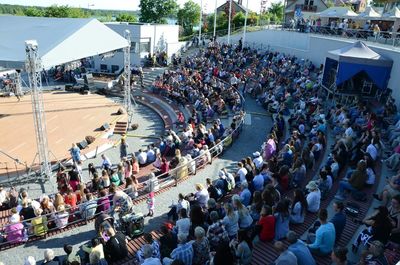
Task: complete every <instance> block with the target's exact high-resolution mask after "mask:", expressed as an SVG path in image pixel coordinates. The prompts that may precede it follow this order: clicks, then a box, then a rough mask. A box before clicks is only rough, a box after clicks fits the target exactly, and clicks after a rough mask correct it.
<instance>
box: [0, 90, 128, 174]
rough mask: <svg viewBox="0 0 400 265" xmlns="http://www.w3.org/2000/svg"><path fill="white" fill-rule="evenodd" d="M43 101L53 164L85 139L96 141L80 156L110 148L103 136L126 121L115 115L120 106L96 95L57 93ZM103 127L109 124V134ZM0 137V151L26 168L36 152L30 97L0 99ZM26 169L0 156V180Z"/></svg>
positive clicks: (45, 94)
mask: <svg viewBox="0 0 400 265" xmlns="http://www.w3.org/2000/svg"><path fill="white" fill-rule="evenodd" d="M43 100H44V109H45V113H46V124H47V136H48V144H49V150H50V151H51V154H50V159H51V160H52V161H54V162H56V161H57V160H60V161H61V160H65V159H69V157H70V155H69V151H68V150H69V149H70V148H71V145H72V143H78V142H81V141H82V140H84V139H85V137H86V136H88V135H91V136H94V137H96V141H95V142H94V143H92V144H90V145H89V147H87V148H86V149H84V150H82V151H81V152H82V153H88V152H94V150H95V149H96V147H99V148H101V146H103V145H106V144H110V143H109V142H110V141H109V140H108V139H107V134H109V133H110V132H111V131H112V130H113V128H114V125H115V122H117V121H127V116H126V114H123V115H116V112H117V111H118V109H119V108H120V107H121V105H120V104H117V103H115V102H114V101H112V100H111V99H109V98H106V97H104V96H100V95H97V94H90V95H80V94H78V93H69V92H61V91H60V92H51V93H44V94H43ZM104 123H109V124H110V129H109V130H107V131H102V130H100V129H99V128H100V127H101V126H102V125H103V124H104ZM0 135H1V136H0V151H2V152H4V153H6V154H8V155H9V156H11V157H12V158H14V159H18V160H19V161H20V162H21V163H22V164H25V165H26V166H28V167H30V166H31V164H32V162H33V160H34V158H35V155H36V150H37V147H36V136H35V131H34V123H33V116H32V105H31V96H30V95H25V96H24V97H23V98H21V101H19V102H18V99H17V98H16V97H7V98H0ZM35 162H36V163H37V162H38V161H37V160H36V161H35ZM26 166H24V165H21V164H19V163H16V162H15V160H13V159H11V158H10V157H8V156H6V155H4V154H3V153H1V152H0V176H2V177H4V176H7V171H8V173H9V174H10V175H15V174H14V173H16V171H18V172H19V173H21V172H25V171H26Z"/></svg>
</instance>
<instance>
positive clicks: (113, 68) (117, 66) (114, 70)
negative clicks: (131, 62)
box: [111, 65, 119, 73]
mask: <svg viewBox="0 0 400 265" xmlns="http://www.w3.org/2000/svg"><path fill="white" fill-rule="evenodd" d="M118 70H119V65H111V72H112V73H115V72H117V71H118Z"/></svg>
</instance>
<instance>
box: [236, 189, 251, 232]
mask: <svg viewBox="0 0 400 265" xmlns="http://www.w3.org/2000/svg"><path fill="white" fill-rule="evenodd" d="M232 204H233V207H234V208H235V209H236V210H237V212H238V214H239V227H240V228H241V229H246V228H249V227H250V226H251V225H252V223H253V218H251V215H250V212H249V210H248V209H247V208H246V207H245V206H244V205H243V204H242V202H241V201H240V196H239V195H233V197H232Z"/></svg>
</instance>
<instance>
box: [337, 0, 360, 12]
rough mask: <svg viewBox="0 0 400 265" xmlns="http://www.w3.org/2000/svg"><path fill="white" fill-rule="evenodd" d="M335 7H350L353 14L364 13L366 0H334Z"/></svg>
mask: <svg viewBox="0 0 400 265" xmlns="http://www.w3.org/2000/svg"><path fill="white" fill-rule="evenodd" d="M335 6H351V7H352V9H353V11H354V12H357V13H360V12H364V11H365V8H366V7H367V0H336V1H335Z"/></svg>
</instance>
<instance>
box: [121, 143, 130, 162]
mask: <svg viewBox="0 0 400 265" xmlns="http://www.w3.org/2000/svg"><path fill="white" fill-rule="evenodd" d="M128 147H129V145H128V143H127V142H126V140H125V138H121V145H120V147H119V154H120V155H119V156H120V158H121V159H122V158H124V157H127V156H128Z"/></svg>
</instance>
